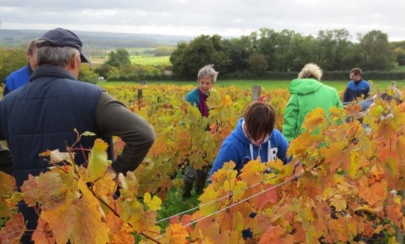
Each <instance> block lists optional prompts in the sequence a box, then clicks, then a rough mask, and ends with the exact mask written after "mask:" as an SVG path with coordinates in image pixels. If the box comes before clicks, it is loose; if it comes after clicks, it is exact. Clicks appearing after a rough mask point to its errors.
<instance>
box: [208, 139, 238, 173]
mask: <svg viewBox="0 0 405 244" xmlns="http://www.w3.org/2000/svg"><path fill="white" fill-rule="evenodd" d="M239 154H240V152H238V150H236V148H235V147H234V146H233V144H231V143H227V142H224V143H223V144H222V146H221V148H220V149H219V151H218V155H217V157H216V158H215V161H214V164H213V165H212V168H211V171H210V173H209V175H208V179H209V180H210V179H211V176H212V175H213V174H214V173H215V172H217V171H218V170H220V169H221V168H222V167H223V166H224V163H227V162H229V161H233V162H234V163H235V169H238V168H239V169H238V170H240V168H242V167H243V165H242V167H241V164H242V163H243V162H241V160H240V159H239V157H238V155H239Z"/></svg>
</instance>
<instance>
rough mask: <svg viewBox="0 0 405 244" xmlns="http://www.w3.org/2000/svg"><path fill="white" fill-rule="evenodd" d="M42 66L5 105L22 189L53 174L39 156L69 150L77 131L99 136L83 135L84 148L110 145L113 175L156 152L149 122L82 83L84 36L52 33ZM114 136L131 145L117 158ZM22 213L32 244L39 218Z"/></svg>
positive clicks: (4, 126)
mask: <svg viewBox="0 0 405 244" xmlns="http://www.w3.org/2000/svg"><path fill="white" fill-rule="evenodd" d="M37 62H38V68H37V69H35V70H34V72H33V74H32V76H31V78H30V82H29V83H28V84H27V85H25V86H24V87H22V88H21V89H18V90H16V91H14V92H12V93H10V94H8V95H7V96H5V97H4V98H3V99H2V100H1V101H0V136H3V137H4V138H5V139H6V140H7V144H8V146H9V149H10V152H11V154H12V156H13V174H14V176H15V178H16V182H17V187H18V188H20V187H21V186H22V184H23V182H24V181H25V180H27V179H28V175H29V174H31V175H33V176H37V175H39V174H40V173H41V172H44V171H47V169H48V167H49V166H50V165H49V164H48V163H47V161H45V160H44V158H42V157H40V156H39V154H40V153H41V152H45V151H46V150H55V149H59V150H60V151H65V150H66V146H67V145H68V146H70V145H73V143H74V142H75V141H76V139H77V135H76V133H75V131H74V130H75V129H76V130H77V131H78V132H79V133H83V132H85V131H91V132H94V133H95V134H96V136H95V137H91V136H85V137H82V139H81V140H80V142H79V145H80V146H81V147H82V148H84V149H91V148H92V146H93V144H94V141H95V139H96V138H102V139H104V140H105V141H106V142H107V143H108V144H109V145H110V147H109V151H108V156H109V159H111V160H112V164H111V165H110V167H109V168H108V172H109V173H110V175H111V177H113V178H115V177H116V176H117V174H118V173H123V174H125V173H127V172H128V171H133V170H135V169H136V167H138V166H139V164H140V163H141V162H142V161H143V159H144V157H145V156H146V154H147V153H148V151H149V149H150V148H151V146H152V144H153V142H154V140H155V136H156V135H155V132H154V130H153V129H152V127H151V126H150V125H149V123H148V122H147V121H146V120H145V119H143V118H142V117H141V116H139V115H137V114H134V113H132V112H131V111H129V110H128V109H127V108H126V107H125V105H124V104H122V103H121V102H119V101H117V100H116V99H114V98H113V97H112V96H110V95H109V94H107V93H106V92H105V91H103V90H102V89H101V88H100V87H98V86H96V85H93V84H89V83H85V82H81V81H78V80H77V78H78V76H79V70H80V64H81V62H90V60H89V58H88V57H87V56H86V55H85V54H84V53H83V50H82V42H81V41H80V39H79V37H78V36H77V35H76V34H74V33H73V32H71V31H69V30H66V29H61V28H57V29H54V30H50V31H48V32H46V33H45V34H44V35H43V36H42V37H41V38H40V39H39V40H38V41H37ZM112 136H119V137H121V139H122V140H123V141H124V142H125V147H124V149H123V151H122V153H121V154H120V155H119V156H118V157H117V158H116V159H113V148H112V139H111V138H112ZM83 154H85V152H84V153H83ZM83 154H82V152H80V153H77V154H76V156H75V163H76V164H79V165H80V164H83V163H85V158H87V155H83ZM19 211H21V212H22V213H23V215H24V218H25V221H26V222H27V229H28V230H31V232H28V231H27V233H26V234H25V235H24V237H23V239H22V241H23V243H28V242H29V241H30V239H31V236H30V235H31V234H32V230H34V229H35V228H36V225H37V220H38V215H37V213H36V212H35V211H34V210H33V208H28V207H27V206H26V205H25V206H24V204H23V203H22V204H20V206H19Z"/></svg>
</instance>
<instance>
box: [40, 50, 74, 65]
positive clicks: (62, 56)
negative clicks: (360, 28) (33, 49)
mask: <svg viewBox="0 0 405 244" xmlns="http://www.w3.org/2000/svg"><path fill="white" fill-rule="evenodd" d="M74 54H76V57H77V59H78V60H79V61H80V52H79V50H77V49H76V48H73V47H52V46H45V47H40V48H38V50H37V63H38V66H40V65H43V64H49V65H54V66H59V67H65V66H66V65H67V64H68V63H69V61H70V60H71V59H72V57H73V55H74Z"/></svg>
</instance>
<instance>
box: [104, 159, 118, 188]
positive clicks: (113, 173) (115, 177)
mask: <svg viewBox="0 0 405 244" xmlns="http://www.w3.org/2000/svg"><path fill="white" fill-rule="evenodd" d="M107 174H109V175H110V177H111V179H112V180H113V181H115V184H117V186H119V185H120V180H119V179H118V173H117V172H116V171H115V170H114V169H113V167H112V164H110V166H108V168H107Z"/></svg>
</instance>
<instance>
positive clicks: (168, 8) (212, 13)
mask: <svg viewBox="0 0 405 244" xmlns="http://www.w3.org/2000/svg"><path fill="white" fill-rule="evenodd" d="M0 21H1V22H2V26H1V28H2V29H39V30H49V29H53V28H56V27H62V28H66V29H70V30H72V31H105V32H124V33H147V34H164V35H166V34H167V35H183V36H184V35H186V36H198V35H201V34H207V35H212V34H218V35H221V36H235V37H240V36H241V35H249V34H250V33H251V32H253V31H258V30H259V29H260V28H268V29H274V30H275V31H277V32H279V31H281V30H283V29H288V30H293V31H295V32H299V33H301V34H304V35H307V34H311V35H314V36H316V34H317V33H318V31H319V30H333V29H342V28H345V29H347V30H348V31H349V32H350V34H351V36H352V38H353V39H355V37H356V34H357V33H362V34H365V33H367V32H369V31H371V30H380V31H382V32H384V33H387V34H388V37H389V40H390V41H399V40H405V24H404V22H405V0H339V1H338V0H336V1H332V0H205V1H202V0H80V1H79V0H65V1H56V0H35V1H34V0H32V1H31V0H0ZM0 35H1V31H0ZM0 38H1V36H0Z"/></svg>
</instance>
